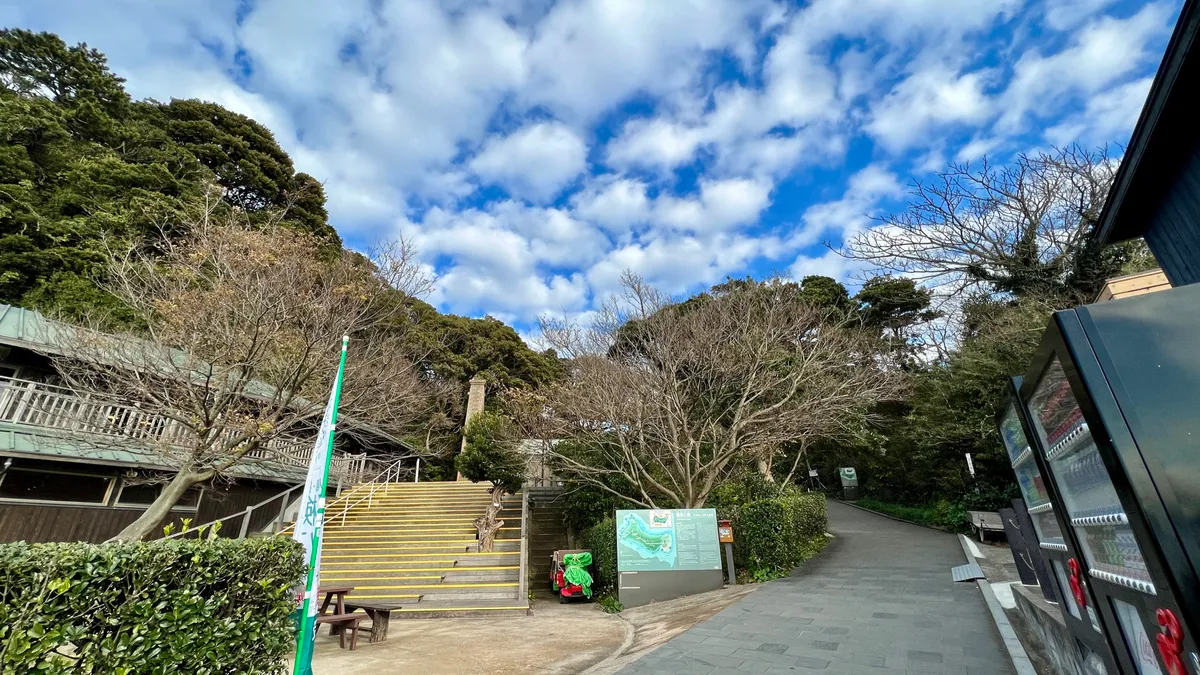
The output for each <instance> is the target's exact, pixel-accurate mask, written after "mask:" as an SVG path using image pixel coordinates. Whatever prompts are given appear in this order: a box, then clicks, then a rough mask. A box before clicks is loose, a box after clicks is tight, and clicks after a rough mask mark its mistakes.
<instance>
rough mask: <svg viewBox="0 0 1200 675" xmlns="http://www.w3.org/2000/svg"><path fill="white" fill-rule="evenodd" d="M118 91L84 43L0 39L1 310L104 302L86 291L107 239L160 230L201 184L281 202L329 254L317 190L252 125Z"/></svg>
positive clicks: (217, 110)
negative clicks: (321, 239)
mask: <svg viewBox="0 0 1200 675" xmlns="http://www.w3.org/2000/svg"><path fill="white" fill-rule="evenodd" d="M122 83H123V80H122V79H121V78H119V77H117V76H116V75H114V74H113V73H112V72H111V71H109V69H108V64H107V61H106V59H105V57H104V55H103V54H101V53H100V52H98V51H96V50H94V49H89V48H87V46H86V45H78V46H74V47H68V46H67V45H66V44H65V43H63V41H62V40H60V39H59V38H58V37H57V36H54V35H51V34H47V33H32V32H29V31H24V30H17V29H14V30H4V31H0V270H2V271H0V302H3V303H9V304H22V305H26V306H32V307H37V308H39V309H50V310H57V311H61V312H65V313H67V314H73V313H80V312H84V311H86V310H88V309H92V308H94V307H96V306H111V305H112V304H113V301H112V299H111V298H109V297H108V296H106V295H105V294H103V293H101V292H99V291H97V290H96V288H95V285H94V283H93V280H94V279H95V278H96V277H97V276H101V275H103V274H104V269H103V267H102V263H103V260H104V256H103V249H104V247H105V242H106V240H115V241H116V242H122V241H130V240H136V239H140V238H143V237H145V236H147V235H149V234H151V233H154V232H156V230H157V229H158V228H160V227H163V226H167V227H169V225H170V223H171V222H172V220H174V216H176V215H177V214H178V212H179V210H180V209H181V208H183V206H184V204H185V203H186V202H187V201H188V200H189V199H195V198H199V196H200V192H201V190H202V187H203V185H204V184H205V183H206V182H209V181H215V182H217V183H218V184H219V185H220V186H221V187H222V188H223V189H224V197H223V198H224V199H225V200H226V201H227V202H228V203H229V204H231V205H233V206H237V207H238V208H240V209H243V210H244V211H245V212H247V213H251V214H252V213H255V212H258V211H262V210H264V209H267V208H269V207H279V206H286V205H291V206H292V208H291V209H290V210H289V211H288V214H289V215H288V218H287V219H286V221H285V222H286V223H287V224H290V225H292V226H295V227H298V228H301V229H303V230H306V231H309V232H312V233H314V234H317V235H319V236H322V237H324V238H326V239H327V240H329V241H330V243H331V245H340V243H341V242H340V240H339V239H338V238H337V234H336V233H335V232H334V230H333V228H332V227H330V225H329V223H328V222H327V219H326V215H325V208H324V201H325V198H324V193H323V192H322V191H321V189H320V185H319V184H317V183H316V181H315V180H313V179H312V178H311V177H310V176H307V175H305V174H297V173H296V172H295V171H294V169H293V167H292V163H291V160H290V158H288V155H287V153H286V152H284V151H283V149H282V148H280V146H279V144H278V143H277V142H276V141H275V139H274V137H273V136H272V135H271V132H270V131H268V130H267V129H266V128H265V127H263V126H262V125H261V124H258V123H257V122H255V121H254V120H251V119H249V118H247V117H245V116H243V115H238V114H236V113H233V112H230V111H228V110H225V109H224V108H221V107H220V106H218V105H215V104H212V103H204V102H201V101H172V102H170V103H166V104H162V103H158V102H156V101H133V100H131V99H130V97H129V95H128V94H126V93H125V90H124V87H123V85H122ZM110 243H111V242H110Z"/></svg>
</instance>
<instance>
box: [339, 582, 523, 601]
mask: <svg viewBox="0 0 1200 675" xmlns="http://www.w3.org/2000/svg"><path fill="white" fill-rule="evenodd" d="M519 585H520V584H519V583H518V582H516V581H503V582H487V583H480V584H412V585H400V586H356V587H355V588H354V590H355V591H356V592H355V593H353V594H352V595H353V596H355V597H361V596H359V595H358V593H357V591H358V589H359V588H361V589H363V590H364V591H367V590H369V591H397V590H403V589H408V588H514V587H516V586H519Z"/></svg>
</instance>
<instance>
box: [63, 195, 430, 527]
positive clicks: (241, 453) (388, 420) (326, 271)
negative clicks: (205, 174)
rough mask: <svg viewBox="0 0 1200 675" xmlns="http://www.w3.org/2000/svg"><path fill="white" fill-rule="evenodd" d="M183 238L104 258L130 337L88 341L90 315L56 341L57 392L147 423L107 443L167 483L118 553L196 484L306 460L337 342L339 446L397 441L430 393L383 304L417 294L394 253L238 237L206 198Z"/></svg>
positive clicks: (98, 335)
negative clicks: (118, 405)
mask: <svg viewBox="0 0 1200 675" xmlns="http://www.w3.org/2000/svg"><path fill="white" fill-rule="evenodd" d="M182 226H183V230H184V234H182V236H180V235H178V234H176V235H175V236H173V237H167V236H163V237H161V238H156V239H155V240H153V241H148V242H140V243H139V244H137V245H135V246H132V247H129V248H126V249H122V250H114V251H113V252H112V254H111V256H110V260H109V265H108V275H107V279H108V281H107V282H106V288H107V290H109V291H110V292H112V293H113V294H114V295H115V296H116V297H117V298H119V299H120V300H121V301H122V302H123V303H124V304H125V305H126V306H127V307H128V309H129V311H130V312H131V313H132V315H133V316H134V317H135V323H136V324H137V328H136V329H135V330H132V331H127V332H115V333H114V332H111V331H105V330H102V328H108V327H109V326H108V325H107V323H106V322H105V321H104V320H103V317H96V318H94V319H93V320H91V321H87V322H85V323H84V324H83V325H76V326H68V325H58V326H56V327H55V329H54V330H55V335H54V336H53V340H54V342H56V343H57V347H58V349H59V352H60V354H58V355H57V356H56V361H57V364H56V365H57V367H58V370H59V372H60V374H61V375H62V377H63V378H64V380H65V381H66V384H67V385H69V386H70V387H72V388H73V389H75V390H76V391H86V392H95V394H96V395H98V396H101V397H103V398H106V399H108V400H114V401H119V402H122V403H124V404H127V405H132V406H134V407H136V409H137V410H138V411H139V414H141V415H143V416H144V418H145V419H147V420H156V422H154V423H153V424H151V425H150V426H148V427H147V428H145V429H143V430H142V432H141V433H137V434H132V435H129V436H127V437H123V438H121V439H120V442H121V443H122V444H123V445H125V446H127V447H128V446H133V447H135V448H136V449H138V450H139V451H141V452H142V453H143V454H146V455H148V456H153V457H156V458H159V459H160V460H161V463H162V464H164V465H166V466H170V467H174V468H176V469H177V470H176V472H175V473H174V474H173V475H171V476H170V478H169V480H167V482H166V484H165V485H164V487H163V489H162V491H161V493H160V495H159V497H158V498H157V499H156V500H155V501H154V503H153V504H151V505H150V507H149V508H148V509H147V510H146V511H145V512H144V513H143V514H142V515H141V517H139V518H138V519H137V520H136V521H134V522H133V523H132V524H131V525H129V526H128V527H127V528H126V529H125V530H124V531H122V532H121V533H120V535H118V539H121V540H136V539H141V538H144V537H145V536H147V535H148V534H150V533H151V532H152V531H153V530H154V528H155V527H156V526H157V524H158V523H159V522H160V521H161V520H162V519H163V518H164V517H166V516H167V515H168V513H169V511H170V509H171V508H172V507H173V506H174V505H175V504H176V503H177V502H178V500H179V498H180V497H181V496H182V495H183V494H184V493H185V492H186V491H187V490H188V489H189V488H191V487H192V486H194V485H197V484H200V483H203V482H205V481H210V480H212V479H215V478H219V477H222V476H226V475H228V474H229V472H230V471H232V470H234V469H235V468H236V467H238V466H239V465H246V464H248V463H253V462H271V461H276V460H280V459H283V458H284V456H285V455H292V456H293V457H295V456H296V455H301V456H304V455H307V452H308V450H309V448H310V447H311V441H308V442H303V443H299V444H297V443H292V442H289V441H288V439H289V437H294V435H296V434H300V435H306V436H307V437H308V438H311V437H312V435H313V431H314V429H315V428H316V426H317V425H318V424H319V420H320V416H321V414H322V410H323V408H324V404H325V399H326V396H327V395H328V391H329V387H330V385H331V383H332V381H333V376H334V372H335V370H336V367H337V362H338V352H339V350H340V346H341V339H342V336H343V335H348V336H350V338H351V342H350V352H349V356H348V359H347V364H346V376H345V383H344V386H343V393H342V398H341V417H342V419H343V420H345V422H346V423H345V424H339V425H338V426H339V433H343V434H344V433H350V434H356V433H357V434H361V440H362V441H363V442H365V443H370V442H371V441H372V440H375V439H378V438H380V437H381V436H384V435H392V436H400V435H403V434H406V433H408V432H410V431H412V430H413V425H414V424H415V423H416V422H417V421H418V420H421V419H422V418H423V417H424V416H425V415H426V413H427V412H428V408H429V406H430V405H432V400H433V398H434V396H435V394H436V392H434V391H432V389H431V385H430V384H429V383H428V382H426V381H425V380H424V379H423V378H422V377H421V373H420V372H419V370H418V368H417V367H416V366H415V359H414V358H412V357H413V356H414V355H406V354H405V353H404V351H403V350H402V348H401V340H400V337H401V332H402V331H403V330H404V328H403V327H404V317H403V314H402V307H403V304H402V303H401V302H399V301H398V300H397V294H398V293H415V292H421V291H423V290H427V289H428V283H429V281H428V279H426V278H425V277H424V276H423V275H421V274H420V273H419V272H418V271H417V269H416V263H415V260H414V256H413V252H412V250H411V248H410V247H408V246H407V245H406V244H404V243H403V242H401V243H398V244H396V245H394V246H391V247H389V248H386V249H384V250H383V251H382V252H381V253H380V254H378V255H377V256H376V258H375V260H367V259H365V258H364V257H363V256H360V255H357V254H353V253H350V252H348V251H343V250H340V249H339V250H330V249H329V248H328V247H325V245H324V244H323V243H322V242H321V241H319V240H318V239H316V238H314V237H312V236H310V235H307V234H303V233H298V232H296V231H293V230H291V229H288V228H285V227H282V226H279V225H278V224H277V222H276V223H268V224H267V225H266V226H265V227H263V226H259V227H251V226H250V225H249V224H248V223H247V222H245V221H244V219H243V218H242V216H241V214H240V212H238V211H237V210H234V209H229V208H227V207H224V206H222V205H220V203H219V201H218V200H215V199H210V200H209V201H208V202H207V203H205V204H203V205H200V206H198V207H197V209H196V211H195V212H194V213H193V214H192V215H191V217H190V218H189V219H188V222H185V223H183V224H182ZM175 229H176V232H178V230H179V229H180V228H179V226H178V224H176V228H175ZM77 426H78V427H79V428H80V429H81V430H82V431H84V432H85V433H86V431H87V429H88V420H80V424H79V425H77ZM81 438H82V439H85V440H89V441H91V442H96V438H97V437H96V436H87V435H83V436H81Z"/></svg>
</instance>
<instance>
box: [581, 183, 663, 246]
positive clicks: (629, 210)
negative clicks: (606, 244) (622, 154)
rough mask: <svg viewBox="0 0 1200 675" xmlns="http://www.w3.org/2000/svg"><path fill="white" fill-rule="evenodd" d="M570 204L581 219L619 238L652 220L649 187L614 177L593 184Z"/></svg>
mask: <svg viewBox="0 0 1200 675" xmlns="http://www.w3.org/2000/svg"><path fill="white" fill-rule="evenodd" d="M571 203H572V205H573V206H574V207H575V213H577V214H578V215H579V216H580V217H582V218H584V219H586V220H589V221H591V222H594V223H597V224H598V225H600V226H601V227H603V228H605V229H607V230H608V231H610V232H614V233H617V234H621V233H624V232H627V231H629V229H630V228H632V227H633V226H634V225H637V224H640V223H644V222H647V221H648V220H649V219H650V200H649V199H648V198H647V197H646V185H645V184H644V183H642V182H641V181H638V180H634V179H630V178H619V177H617V176H614V175H611V174H609V175H605V176H601V177H599V178H597V179H594V180H592V181H591V182H590V184H589V185H588V186H587V187H585V188H584V190H583V191H581V192H579V193H576V194H575V196H574V197H572V198H571Z"/></svg>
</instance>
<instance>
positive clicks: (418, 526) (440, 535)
mask: <svg viewBox="0 0 1200 675" xmlns="http://www.w3.org/2000/svg"><path fill="white" fill-rule="evenodd" d="M364 488H366V486H360V487H359V488H357V489H356V490H352V491H351V492H350V493H349V494H348V495H347V496H345V497H343V498H341V499H339V500H337V501H335V502H333V503H331V504H330V505H329V506H328V507H327V508H326V510H325V512H326V514H327V516H326V523H325V540H324V544H323V548H322V552H321V583H322V584H323V585H334V584H337V585H344V584H345V585H352V586H354V591H353V592H352V593H350V595H349V596H348V598H347V600H355V599H357V600H364V601H367V600H369V601H371V602H373V603H383V604H387V605H390V606H392V607H394V608H395V609H393V610H392V616H393V617H397V618H432V617H443V616H467V615H486V616H494V615H503V614H522V615H523V614H526V613H528V608H529V601H528V597H521V584H520V579H521V496H520V495H510V496H508V497H506V498H505V500H504V510H503V511H502V512H501V514H500V517H501V518H502V519H503V520H504V521H505V523H504V526H503V527H502V528H501V529H500V531H499V533H497V536H496V543H495V547H494V551H493V552H491V553H479V552H476V551H475V550H474V549H475V548H476V536H475V528H474V526H472V524H471V522H472V521H473V520H474V519H475V518H477V517H479V516H481V515H483V512H484V509H485V508H486V507H487V505H488V504H489V503H490V502H491V495H490V494H488V488H489V486H488V485H487V484H477V483H469V482H428V483H387V484H385V485H382V486H379V485H376V487H375V491H374V493H373V494H372V496H371V498H370V501H369V503H368V502H367V501H359V500H360V499H361V497H362V494H363V492H362V490H363V489H364ZM356 502H357V503H356ZM346 504H353V506H351V507H350V508H349V509H348V510H346V509H345V505H346ZM344 510H345V515H344V517H343V516H342V512H343V511H344Z"/></svg>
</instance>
